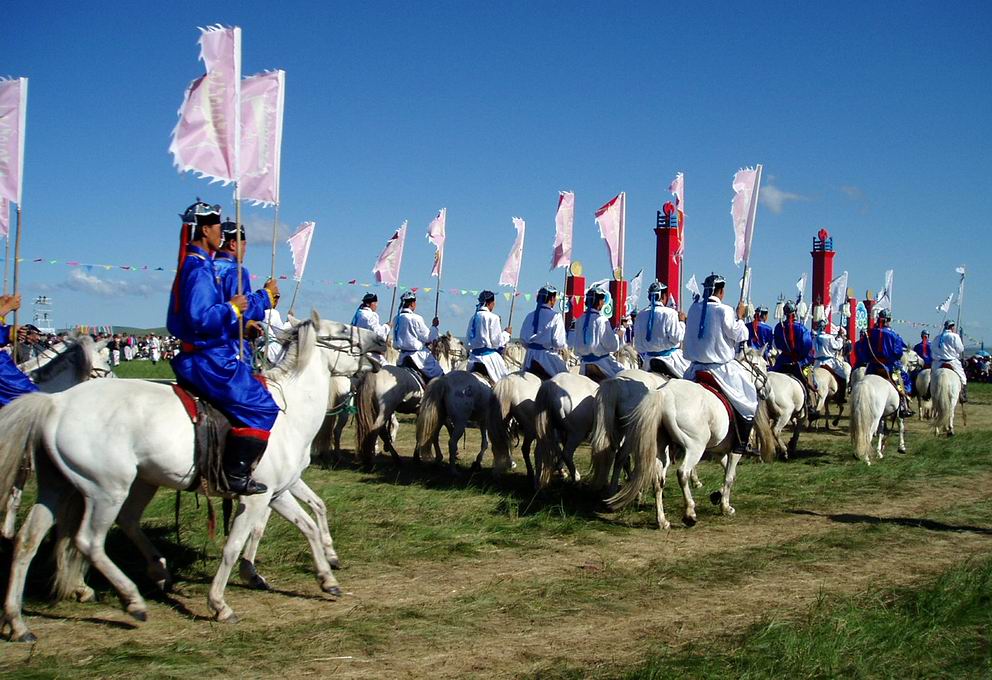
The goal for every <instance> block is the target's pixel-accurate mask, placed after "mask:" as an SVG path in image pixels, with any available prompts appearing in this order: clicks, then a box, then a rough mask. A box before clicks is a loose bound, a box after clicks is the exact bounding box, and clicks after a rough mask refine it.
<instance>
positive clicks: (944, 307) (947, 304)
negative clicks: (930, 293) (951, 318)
mask: <svg viewBox="0 0 992 680" xmlns="http://www.w3.org/2000/svg"><path fill="white" fill-rule="evenodd" d="M953 299H954V293H951V294H950V295H948V296H947V299H946V300H944V301H943V302H941V303H940V304H939V305H937V311H938V312H943V313H944V314H947V313H948V312H949V311H951V301H952V300H953Z"/></svg>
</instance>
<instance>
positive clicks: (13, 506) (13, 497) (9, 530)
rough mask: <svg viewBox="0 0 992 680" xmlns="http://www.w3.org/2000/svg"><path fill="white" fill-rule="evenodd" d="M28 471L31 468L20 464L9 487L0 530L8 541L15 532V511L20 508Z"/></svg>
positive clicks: (29, 471) (0, 533)
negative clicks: (11, 485) (5, 511)
mask: <svg viewBox="0 0 992 680" xmlns="http://www.w3.org/2000/svg"><path fill="white" fill-rule="evenodd" d="M30 473H31V468H30V467H29V466H27V465H22V466H21V469H20V470H18V471H17V477H15V478H14V486H13V487H11V489H10V493H9V494H8V496H7V514H6V515H4V518H3V530H2V531H0V535H2V536H3V537H4V538H6V539H7V540H8V541H10V540H13V538H14V534H16V533H17V511H18V510H20V509H21V499H22V498H23V496H24V485H25V484H26V483H27V481H28V476H29V475H30Z"/></svg>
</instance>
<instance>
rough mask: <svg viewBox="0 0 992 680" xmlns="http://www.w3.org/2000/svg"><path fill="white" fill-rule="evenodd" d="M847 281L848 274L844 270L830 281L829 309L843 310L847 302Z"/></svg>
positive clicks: (834, 310) (833, 310)
mask: <svg viewBox="0 0 992 680" xmlns="http://www.w3.org/2000/svg"><path fill="white" fill-rule="evenodd" d="M847 281H848V276H847V272H846V271H845V272H842V273H841V275H840V276H838V277H837V278H835V279H834V280H833V281H831V282H830V311H832V312H843V311H844V305H845V304H847Z"/></svg>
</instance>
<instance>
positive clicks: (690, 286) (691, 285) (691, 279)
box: [685, 274, 703, 298]
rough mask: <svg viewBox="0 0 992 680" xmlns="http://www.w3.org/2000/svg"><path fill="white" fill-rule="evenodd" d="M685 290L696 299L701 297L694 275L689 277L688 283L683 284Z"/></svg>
mask: <svg viewBox="0 0 992 680" xmlns="http://www.w3.org/2000/svg"><path fill="white" fill-rule="evenodd" d="M685 288H686V290H688V291H689V292H690V293H692V294H693V295H694V296H695V297H697V298H701V297H702V296H703V291H701V290H699V283H697V282H696V275H695V274H693V275H692V276H690V277H689V283H687V284H685Z"/></svg>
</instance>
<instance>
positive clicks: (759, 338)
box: [747, 321, 775, 355]
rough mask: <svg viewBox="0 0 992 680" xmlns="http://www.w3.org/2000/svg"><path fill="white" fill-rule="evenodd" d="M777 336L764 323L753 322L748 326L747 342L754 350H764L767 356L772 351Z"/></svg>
mask: <svg viewBox="0 0 992 680" xmlns="http://www.w3.org/2000/svg"><path fill="white" fill-rule="evenodd" d="M774 337H775V334H774V332H773V331H772V327H771V326H769V325H768V324H766V323H765V322H764V321H752V322H751V323H749V324H748V325H747V342H748V345H750V346H751V347H753V348H754V349H762V348H764V350H765V354H766V355H767V354H768V352H769V351H771V348H772V343H773V342H774Z"/></svg>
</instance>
